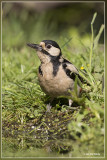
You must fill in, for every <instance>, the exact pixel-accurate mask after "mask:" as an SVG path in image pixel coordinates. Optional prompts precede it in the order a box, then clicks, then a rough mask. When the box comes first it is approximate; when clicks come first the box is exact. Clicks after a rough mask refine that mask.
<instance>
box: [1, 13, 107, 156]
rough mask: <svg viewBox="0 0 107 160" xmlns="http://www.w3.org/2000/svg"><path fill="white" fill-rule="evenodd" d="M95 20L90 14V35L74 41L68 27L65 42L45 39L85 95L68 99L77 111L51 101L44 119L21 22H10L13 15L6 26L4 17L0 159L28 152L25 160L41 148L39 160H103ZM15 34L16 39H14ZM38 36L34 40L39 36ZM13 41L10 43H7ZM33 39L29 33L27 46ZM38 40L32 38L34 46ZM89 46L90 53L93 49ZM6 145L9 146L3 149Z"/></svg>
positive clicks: (99, 58)
mask: <svg viewBox="0 0 107 160" xmlns="http://www.w3.org/2000/svg"><path fill="white" fill-rule="evenodd" d="M25 15H26V14H25ZM95 17H96V14H95V15H94V17H93V20H92V22H91V30H92V33H91V34H85V35H84V36H83V37H80V35H79V33H78V31H77V30H76V29H75V28H69V30H68V31H67V34H68V37H65V38H64V37H63V34H62V36H60V37H57V36H52V37H51V39H52V38H53V39H55V37H57V38H56V39H57V40H58V43H59V44H60V46H62V53H63V55H64V57H66V58H67V59H68V60H70V61H71V62H72V63H73V64H74V65H75V66H76V67H77V68H78V69H79V70H80V74H81V76H83V77H84V78H85V79H86V81H88V82H89V84H90V86H88V85H86V84H84V85H82V87H83V88H84V90H85V93H83V95H82V96H81V97H80V98H78V97H76V96H75V94H74V99H75V100H76V102H77V103H78V104H79V105H78V106H77V107H71V108H69V106H68V103H67V100H66V99H65V98H58V99H55V101H54V102H53V108H52V109H51V113H49V114H45V111H46V104H47V102H48V101H49V97H48V96H47V95H46V94H45V93H44V92H42V90H41V88H40V86H39V83H38V78H37V70H38V66H39V64H40V62H39V59H38V57H37V55H36V53H35V51H33V50H30V49H29V48H27V46H26V43H27V42H28V38H27V36H25V35H27V28H26V30H25V28H24V29H23V24H22V23H21V20H16V17H15V15H13V19H11V18H10V21H11V26H9V27H7V24H10V22H8V21H6V17H4V20H3V26H4V28H3V42H5V43H4V44H3V51H2V107H3V109H2V122H3V155H5V156H9V155H10V156H16V157H18V156H19V155H21V156H24V155H25V154H24V155H23V151H27V149H29V154H28V151H27V156H29V155H30V156H31V153H32V155H33V156H38V157H39V156H40V155H41V150H42V149H43V150H45V153H44V152H43V156H48V154H50V155H52V156H55V155H56V154H57V155H56V156H59V157H61V156H63V157H64V156H65V157H67V156H69V157H70V156H71V157H84V156H86V157H96V154H97V156H99V157H103V156H104V90H103V76H104V53H103V51H104V50H103V46H101V45H99V44H98V40H99V38H100V35H101V33H102V31H103V27H104V26H103V27H101V29H100V31H99V33H98V35H97V36H96V37H95V38H94V30H93V23H94V20H95ZM25 18H26V17H25ZM43 20H44V17H43V16H41V19H40V20H38V21H37V22H36V24H35V26H36V31H38V32H39V26H41V25H43ZM31 21H32V19H31ZM11 27H12V30H11ZM17 32H18V33H19V34H16V33H17ZM38 32H37V35H36V36H37V37H39V34H38ZM6 33H8V34H7V35H6ZM30 33H31V32H29V33H28V34H29V35H30ZM13 36H14V39H13V38H12V39H11V37H13ZM32 37H33V38H32ZM41 37H42V36H41ZM71 37H72V38H71ZM34 38H35V37H34V36H33V34H32V35H31V36H30V38H29V41H31V42H32V40H33V39H34ZM39 39H40V38H37V41H39ZM80 39H81V40H80ZM90 39H91V40H90ZM90 44H91V45H90ZM94 44H95V46H96V47H95V48H93V46H94ZM84 69H85V70H86V72H85V71H84ZM6 131H7V132H6ZM16 131H17V134H16ZM23 134H24V136H23ZM15 136H16V137H18V138H17V140H16V141H14V140H13V139H11V137H13V138H15ZM35 136H36V138H34V137H35ZM32 140H33V141H32ZM37 140H38V141H37ZM8 141H9V142H8ZM13 141H14V142H13ZM10 142H11V145H9V143H10ZM28 142H29V143H28ZM22 143H23V145H22ZM33 143H34V145H33ZM72 144H73V145H72ZM6 146H7V147H6ZM8 146H9V150H10V151H9V152H8V151H7V150H8ZM14 146H17V147H14ZM30 147H32V150H31V149H30ZM35 149H36V152H35ZM38 150H39V151H38ZM5 151H6V152H5ZM5 153H6V154H5Z"/></svg>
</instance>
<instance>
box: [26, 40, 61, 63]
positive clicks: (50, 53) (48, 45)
mask: <svg viewBox="0 0 107 160" xmlns="http://www.w3.org/2000/svg"><path fill="white" fill-rule="evenodd" d="M27 45H28V46H29V47H31V48H33V49H35V50H36V51H37V54H38V57H39V59H40V61H41V62H43V63H46V62H49V61H51V60H53V59H54V60H55V59H60V57H61V49H60V47H59V45H58V44H57V43H56V42H55V41H52V40H43V41H42V42H40V44H32V43H27Z"/></svg>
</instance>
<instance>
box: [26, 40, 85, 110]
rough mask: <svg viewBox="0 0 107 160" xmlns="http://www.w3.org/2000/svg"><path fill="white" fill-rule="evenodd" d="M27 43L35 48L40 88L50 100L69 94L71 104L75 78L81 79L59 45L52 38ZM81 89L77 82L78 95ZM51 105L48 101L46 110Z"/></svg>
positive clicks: (70, 103) (70, 104)
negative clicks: (64, 56) (38, 61)
mask: <svg viewBox="0 0 107 160" xmlns="http://www.w3.org/2000/svg"><path fill="white" fill-rule="evenodd" d="M27 45H28V46H29V47H31V48H33V49H35V50H36V52H37V55H38V57H39V59H40V62H41V64H40V66H39V68H38V80H39V84H40V87H41V89H42V90H43V91H44V92H45V93H46V94H47V95H49V96H50V97H51V102H52V101H53V99H54V98H57V97H60V96H70V97H71V98H70V99H69V106H72V103H73V100H72V92H73V91H74V84H75V79H76V77H78V79H79V80H80V81H81V82H82V81H83V78H82V77H81V76H80V74H79V71H78V69H77V68H76V67H75V66H74V65H73V64H72V63H71V62H70V61H68V60H66V59H65V58H63V55H62V51H61V48H60V46H59V45H58V43H57V42H55V41H53V40H43V41H41V42H40V43H39V44H35V43H27ZM69 90H70V91H71V92H69ZM81 90H82V88H81V87H80V85H79V84H77V95H78V96H79V95H80V93H81ZM51 107H52V106H51V104H50V103H49V104H48V105H47V112H48V111H50V109H51Z"/></svg>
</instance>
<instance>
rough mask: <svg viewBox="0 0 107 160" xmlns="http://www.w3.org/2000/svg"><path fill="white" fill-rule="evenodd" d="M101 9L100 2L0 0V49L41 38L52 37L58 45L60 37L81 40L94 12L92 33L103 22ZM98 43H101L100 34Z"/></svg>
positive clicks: (86, 31)
mask: <svg viewBox="0 0 107 160" xmlns="http://www.w3.org/2000/svg"><path fill="white" fill-rule="evenodd" d="M103 9H104V3H102V2H98V3H91V2H86V3H75V2H74V3H66V2H62V3H61V2H60V3H59V2H56V3H55V2H37V3H36V2H25V3H23V2H21V3H20V2H16V3H11V2H9V3H8V2H6V3H5V2H3V12H2V13H3V28H2V30H3V39H2V40H3V49H4V48H5V49H7V48H11V47H16V45H17V47H19V48H20V47H22V46H24V45H26V44H25V43H26V42H35V43H36V42H40V41H41V40H43V39H53V40H56V41H58V42H59V43H60V45H62V44H61V42H60V38H61V37H62V38H63V39H65V38H71V37H72V38H83V37H84V39H85V37H86V36H89V35H88V34H89V33H90V22H91V20H92V16H93V14H94V13H95V12H97V13H98V16H97V20H96V22H95V24H94V28H95V35H96V34H97V33H98V30H99V28H100V26H101V24H104V10H103ZM5 36H6V37H5ZM85 40H86V39H85ZM85 40H84V41H85ZM84 41H83V42H84ZM100 42H101V43H103V34H102V36H101V39H100Z"/></svg>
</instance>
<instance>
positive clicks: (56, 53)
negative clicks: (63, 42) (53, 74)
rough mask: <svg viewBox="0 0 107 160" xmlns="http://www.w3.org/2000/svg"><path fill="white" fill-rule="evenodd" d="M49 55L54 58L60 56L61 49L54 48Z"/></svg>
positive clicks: (49, 51)
mask: <svg viewBox="0 0 107 160" xmlns="http://www.w3.org/2000/svg"><path fill="white" fill-rule="evenodd" d="M48 53H50V55H52V56H58V55H59V54H60V49H59V48H56V47H53V46H52V47H51V48H50V49H49V50H48Z"/></svg>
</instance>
